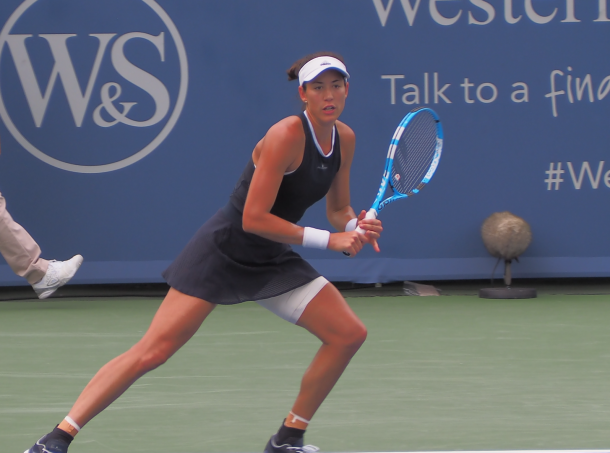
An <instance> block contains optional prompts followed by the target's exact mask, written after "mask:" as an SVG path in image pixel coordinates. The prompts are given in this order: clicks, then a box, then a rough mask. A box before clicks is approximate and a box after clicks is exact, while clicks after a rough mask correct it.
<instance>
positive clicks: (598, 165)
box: [0, 0, 610, 285]
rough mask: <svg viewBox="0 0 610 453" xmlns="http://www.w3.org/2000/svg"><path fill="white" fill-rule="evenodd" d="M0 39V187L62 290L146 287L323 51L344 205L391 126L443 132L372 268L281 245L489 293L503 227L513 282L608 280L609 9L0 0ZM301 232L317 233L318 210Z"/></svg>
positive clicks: (380, 272)
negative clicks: (330, 59)
mask: <svg viewBox="0 0 610 453" xmlns="http://www.w3.org/2000/svg"><path fill="white" fill-rule="evenodd" d="M0 26H1V30H0V118H1V124H0V140H1V144H2V155H1V156H0V192H2V195H3V196H4V197H5V198H6V199H7V203H8V204H7V207H8V210H9V212H10V213H11V214H12V216H13V217H14V218H15V220H16V221H18V222H19V223H20V224H21V225H23V226H24V227H25V228H26V229H27V230H28V231H29V232H30V234H31V235H32V236H33V237H34V238H35V239H36V241H37V242H38V243H39V245H40V246H41V248H42V251H43V257H44V258H47V259H66V258H69V257H70V256H72V255H73V254H75V253H81V254H82V255H83V256H84V257H85V264H83V267H82V269H81V270H80V271H79V273H78V274H77V275H76V277H75V279H74V280H73V282H74V283H118V282H120V283H125V282H134V283H137V282H156V281H159V282H160V281H162V279H161V276H160V272H161V271H162V270H163V269H164V267H165V266H167V265H168V264H169V263H170V262H171V261H172V259H173V258H174V257H175V256H176V255H177V254H178V253H179V252H180V250H181V249H182V247H184V245H185V244H186V243H187V241H188V240H189V239H190V237H191V236H192V235H193V234H194V232H195V231H196V230H197V229H198V228H199V226H200V225H201V224H202V223H203V222H204V221H205V220H206V219H207V218H208V217H210V216H211V215H212V214H213V213H214V212H216V211H217V210H218V209H219V208H220V207H221V206H223V205H224V204H225V203H226V201H227V199H228V196H229V194H230V192H231V190H232V188H233V185H234V183H235V181H236V179H237V177H238V176H239V174H240V173H241V171H242V169H243V167H244V166H245V164H246V162H247V161H248V159H249V157H250V154H251V152H252V149H253V148H254V145H255V144H256V143H257V141H258V140H259V139H260V138H261V137H262V136H263V135H264V134H265V132H266V131H267V129H268V128H269V127H270V126H271V125H272V124H274V123H275V122H276V121H278V120H280V119H281V118H283V117H285V116H288V115H292V114H297V113H298V112H299V110H300V101H299V98H298V95H297V84H296V82H287V81H286V69H287V68H288V67H290V65H291V64H292V63H293V62H294V61H295V60H297V59H298V58H300V57H302V56H304V55H306V54H309V53H312V52H316V51H319V50H332V51H335V52H338V53H340V54H342V55H343V56H344V57H345V60H346V63H347V68H348V70H349V72H350V74H351V79H350V91H349V98H348V100H347V101H348V102H347V107H346V110H345V112H344V114H343V116H342V118H341V119H342V120H343V121H344V122H346V123H347V124H348V125H349V126H351V127H352V129H353V130H354V131H355V132H356V136H357V147H356V156H355V160H354V164H353V168H352V177H351V186H352V188H351V190H352V205H353V206H354V208H355V209H356V210H357V211H359V210H361V209H368V208H369V206H370V204H371V203H372V201H373V199H374V197H375V194H376V192H377V189H378V187H379V182H380V179H381V173H382V170H383V164H384V160H385V154H386V152H387V148H388V145H389V142H390V139H391V137H392V134H393V132H394V129H395V128H396V126H397V125H398V123H399V121H400V120H401V119H402V118H403V116H404V115H405V114H406V113H407V112H408V111H410V110H411V109H413V108H415V107H420V106H428V107H431V108H433V109H434V110H435V111H436V112H437V113H438V114H439V116H440V118H441V121H442V123H443V127H444V132H445V145H444V151H443V156H442V159H441V162H440V165H439V167H438V170H437V172H436V174H435V175H434V178H433V179H432V181H431V182H430V184H429V187H427V188H426V189H425V190H424V191H422V193H421V194H418V195H417V196H414V197H412V198H409V199H407V200H403V201H398V202H397V203H394V204H392V205H391V206H389V207H388V208H387V209H384V210H383V212H382V214H381V216H380V219H381V220H382V221H383V222H384V228H385V230H384V233H383V237H382V240H381V241H380V245H381V253H379V254H376V253H375V252H374V251H372V250H370V249H369V250H366V251H364V252H362V253H361V254H359V255H358V256H357V257H356V258H354V259H348V258H345V257H343V256H342V255H339V254H334V253H332V252H330V251H316V250H309V249H307V250H304V249H302V247H299V246H297V247H295V250H297V251H298V252H299V253H302V255H303V256H304V257H306V258H308V259H311V260H312V263H313V264H314V265H315V266H316V267H317V268H318V269H319V270H320V271H321V272H323V273H324V275H325V276H326V277H327V278H329V279H330V280H335V281H356V282H377V281H380V282H386V281H392V280H407V279H420V280H426V279H428V280H429V279H466V278H486V277H488V276H489V275H490V274H491V271H492V269H493V266H494V264H495V259H493V258H491V257H490V256H489V254H488V253H487V251H486V250H485V248H484V246H483V243H482V240H481V233H480V228H481V224H482V223H483V221H484V220H485V219H486V218H487V217H488V216H489V215H491V214H492V213H494V212H500V211H510V212H512V213H513V214H515V215H518V216H520V217H523V218H524V219H525V220H526V221H527V222H528V223H529V224H530V226H531V228H532V233H533V240H532V243H531V245H530V247H529V248H528V249H527V250H526V252H525V253H524V255H523V257H522V259H521V260H520V263H515V265H514V266H513V273H514V276H515V277H588V276H608V275H610V241H608V239H607V238H608V233H607V231H608V230H607V225H608V223H609V220H610V218H609V214H608V211H607V210H606V209H605V208H603V206H607V205H608V199H609V197H610V164H609V163H608V162H610V159H608V158H607V155H608V151H609V150H608V146H609V145H608V144H609V143H610V127H609V126H610V60H608V58H605V55H607V54H608V51H609V50H610V49H609V48H610V39H608V38H609V37H610V18H609V17H608V0H591V1H589V2H581V1H574V0H503V1H499V0H493V1H492V0H357V1H354V0H310V1H308V2H296V1H286V0H259V1H256V2H252V1H247V0H225V1H222V2H218V1H212V0H207V1H206V0H181V1H179V2H176V1H170V0H157V1H154V0H130V1H124V0H90V1H87V2H83V1H79V0H25V1H23V0H3V1H2V2H1V3H0ZM607 159H608V160H607ZM301 224H302V225H310V226H313V227H317V228H329V224H328V221H327V220H326V218H325V209H324V204H323V203H318V204H317V205H316V206H314V207H313V208H312V209H311V210H310V211H309V212H308V213H307V214H306V216H305V217H304V218H303V220H302V222H301ZM16 284H25V282H24V281H23V280H21V279H20V278H19V277H17V276H16V275H14V274H13V273H12V271H11V270H10V268H9V267H8V265H0V285H16Z"/></svg>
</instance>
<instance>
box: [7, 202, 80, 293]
mask: <svg viewBox="0 0 610 453" xmlns="http://www.w3.org/2000/svg"><path fill="white" fill-rule="evenodd" d="M0 253H1V254H2V256H3V257H4V259H5V260H6V262H7V263H8V265H9V266H10V267H11V269H12V270H13V272H15V274H17V275H18V276H20V277H23V278H25V279H26V280H27V282H28V283H29V284H30V285H32V287H33V288H34V290H35V291H36V293H37V294H38V297H39V298H40V299H45V298H47V297H49V296H50V295H51V294H52V293H54V292H55V291H56V290H57V289H58V288H59V287H60V286H63V285H65V284H66V283H67V282H68V281H69V280H70V279H71V278H72V277H73V276H74V274H75V273H76V271H77V270H78V268H79V267H80V265H81V263H82V262H83V257H82V256H80V255H76V256H74V257H72V258H71V259H70V260H68V261H47V260H45V259H42V258H41V257H40V254H41V250H40V247H39V246H38V244H37V243H36V241H35V240H34V239H33V238H32V236H30V234H29V233H28V232H27V231H26V230H25V229H24V228H23V227H22V226H21V225H19V224H18V223H17V222H15V221H14V220H13V218H12V217H11V215H10V214H9V212H8V211H7V210H6V199H5V198H4V197H3V196H2V194H0Z"/></svg>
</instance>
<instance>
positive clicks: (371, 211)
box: [356, 208, 377, 234]
mask: <svg viewBox="0 0 610 453" xmlns="http://www.w3.org/2000/svg"><path fill="white" fill-rule="evenodd" d="M364 218H365V219H376V218H377V211H376V210H375V209H373V208H371V209H369V210H368V212H367V213H366V215H365V216H364ZM356 231H357V232H358V233H360V234H364V233H366V231H365V230H363V229H362V228H360V227H359V226H358V227H356Z"/></svg>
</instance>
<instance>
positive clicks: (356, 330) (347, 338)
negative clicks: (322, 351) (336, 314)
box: [341, 323, 368, 354]
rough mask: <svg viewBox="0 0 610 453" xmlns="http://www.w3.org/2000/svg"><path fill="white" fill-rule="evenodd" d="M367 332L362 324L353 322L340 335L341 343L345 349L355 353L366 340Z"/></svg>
mask: <svg viewBox="0 0 610 453" xmlns="http://www.w3.org/2000/svg"><path fill="white" fill-rule="evenodd" d="M367 333H368V332H367V330H366V327H365V325H364V324H362V323H355V324H353V325H352V326H350V328H349V329H348V330H347V331H346V332H345V333H344V335H342V338H341V343H342V345H343V347H344V348H345V349H347V350H349V351H351V352H352V353H354V354H355V353H356V351H358V349H360V346H362V344H363V343H364V341H365V340H366V336H367Z"/></svg>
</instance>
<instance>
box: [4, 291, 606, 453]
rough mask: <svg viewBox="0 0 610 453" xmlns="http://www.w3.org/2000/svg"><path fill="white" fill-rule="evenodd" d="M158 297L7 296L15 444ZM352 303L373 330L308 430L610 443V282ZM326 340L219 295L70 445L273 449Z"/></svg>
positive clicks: (418, 447) (551, 445)
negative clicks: (562, 289) (582, 291)
mask: <svg viewBox="0 0 610 453" xmlns="http://www.w3.org/2000/svg"><path fill="white" fill-rule="evenodd" d="M347 294H348V295H349V291H348V292H347ZM353 294H354V295H363V294H356V293H353ZM365 295H366V294H365ZM160 301H161V299H160V298H154V297H153V298H137V297H132V298H116V297H115V298H65V299H51V300H48V301H45V302H43V301H35V300H30V301H18V302H17V301H15V302H0V440H1V442H0V444H1V445H2V447H1V449H0V450H1V452H2V453H12V452H15V453H21V452H23V451H24V450H25V449H26V448H28V447H29V446H30V445H31V444H32V443H33V442H34V441H35V440H36V439H37V438H38V437H39V436H40V435H42V434H44V433H46V432H47V431H49V430H50V429H52V428H53V427H54V426H55V425H56V424H57V423H59V421H60V420H61V419H62V418H63V417H64V416H65V415H66V414H67V412H68V410H69V409H70V407H71V405H72V403H73V401H74V400H75V398H76V397H77V395H78V394H79V392H80V391H81V390H82V388H83V387H84V386H85V384H86V383H87V382H88V380H89V379H90V378H91V376H92V375H93V374H94V373H95V372H96V371H97V370H98V368H99V367H100V366H102V365H103V364H104V363H106V362H107V361H108V360H110V359H112V358H113V357H115V356H116V355H118V354H120V353H121V352H123V351H124V350H126V349H128V348H129V347H130V346H131V345H132V344H133V343H135V342H136V341H137V340H138V339H139V338H140V336H141V335H142V333H143V332H144V330H145V329H146V328H147V326H148V324H149V322H150V320H151V318H152V316H153V314H154V312H155V310H156V308H157V307H158V305H159V303H160ZM348 302H349V303H350V305H351V306H352V308H353V309H354V311H355V312H356V313H357V314H358V315H359V316H360V317H361V318H362V319H363V321H364V322H365V324H366V325H367V327H368V329H369V336H368V339H367V341H366V343H365V344H364V346H363V347H362V349H361V350H360V352H359V353H358V354H357V355H356V357H355V358H354V359H353V361H352V363H351V364H350V366H349V367H348V370H347V371H346V373H345V374H344V376H343V378H342V379H341V380H340V381H339V384H338V385H337V387H336V388H335V389H334V390H333V392H332V393H331V395H330V396H329V398H328V399H327V401H326V402H325V403H324V405H323V406H322V408H321V409H320V411H319V412H318V414H317V415H316V416H315V418H314V420H313V422H312V424H311V425H310V428H309V430H308V432H307V435H306V439H305V440H306V443H312V444H314V445H317V446H319V447H320V448H321V449H322V451H326V452H414V451H427V452H430V451H455V450H465V451H498V450H509V451H513V450H579V451H581V450H601V451H610V450H607V449H609V448H610V434H609V433H610V347H609V346H610V295H604V294H598V295H576V294H545V293H542V294H539V297H538V298H537V299H529V300H486V299H479V298H478V297H476V296H475V295H469V294H466V295H444V296H440V297H407V296H402V297H401V296H396V297H389V296H387V297H386V296H381V297H380V296H376V297H348ZM317 346H318V342H317V340H316V339H315V338H313V337H312V336H310V335H309V334H308V333H307V332H305V331H304V330H302V329H300V328H298V327H295V326H292V325H291V324H288V323H286V322H284V321H282V320H280V319H279V318H276V317H275V316H274V315H272V314H271V313H269V312H267V311H266V310H264V309H262V308H260V307H259V306H257V305H256V304H253V303H246V304H241V305H238V306H233V307H219V308H218V309H217V310H215V311H214V312H213V313H212V315H211V316H210V318H208V320H207V321H206V322H205V323H204V325H203V326H202V328H201V329H200V330H199V332H198V333H197V334H196V335H195V337H194V338H193V339H192V340H191V341H190V342H189V343H188V344H187V345H186V346H185V347H184V348H183V349H182V350H181V351H179V352H178V354H177V355H176V356H174V357H173V358H172V359H171V360H170V361H169V362H168V363H167V364H165V365H164V366H162V367H161V368H159V369H157V370H155V371H153V372H152V373H150V374H149V375H147V376H145V377H143V378H142V379H141V380H139V381H138V382H137V383H136V384H135V385H134V386H133V387H132V388H131V389H130V390H129V391H128V392H127V393H125V394H124V395H123V396H122V397H121V398H120V399H119V400H118V401H116V402H115V403H114V404H113V405H112V406H110V407H109V408H108V409H107V410H106V411H105V412H103V413H102V414H101V415H100V416H98V417H97V418H96V419H94V420H93V421H92V422H91V423H90V424H89V425H87V426H86V427H85V428H84V430H83V431H82V432H81V434H79V436H78V437H77V439H76V440H75V442H74V443H73V444H72V446H71V449H70V452H71V453H102V452H104V453H107V452H117V453H135V452H147V453H196V452H197V453H198V452H208V453H258V452H262V450H263V448H264V445H265V443H266V442H267V440H268V438H269V436H270V435H271V434H272V433H274V432H275V431H276V430H277V428H278V427H279V425H280V423H281V421H282V419H283V417H284V416H285V415H286V413H287V412H288V410H289V409H290V406H291V404H292V402H293V400H294V398H295V396H296V393H297V389H298V386H299V381H300V378H301V375H302V374H303V372H304V370H305V369H306V367H307V365H308V363H309V361H310V360H311V358H312V356H313V355H314V353H315V351H316V349H317Z"/></svg>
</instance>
